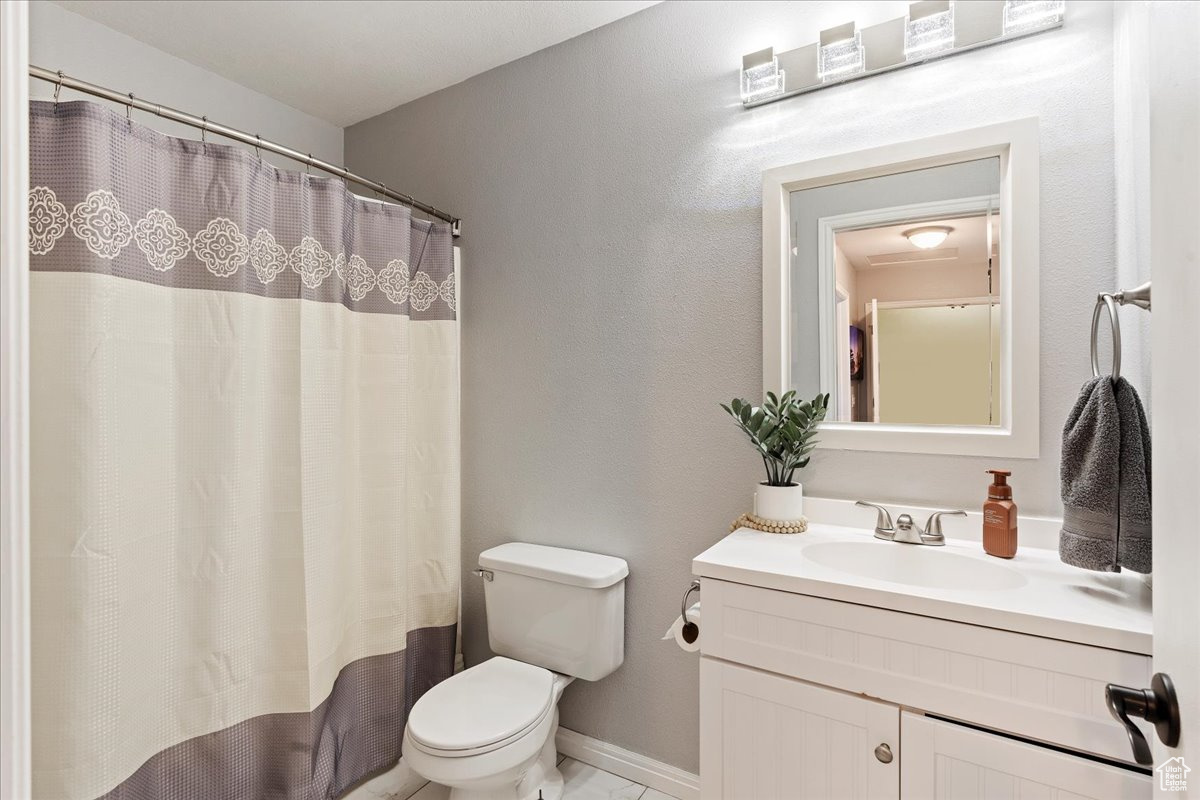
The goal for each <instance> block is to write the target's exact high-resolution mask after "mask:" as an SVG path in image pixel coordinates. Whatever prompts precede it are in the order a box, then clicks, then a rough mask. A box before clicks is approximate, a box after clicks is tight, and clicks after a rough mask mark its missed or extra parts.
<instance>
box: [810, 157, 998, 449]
mask: <svg viewBox="0 0 1200 800" xmlns="http://www.w3.org/2000/svg"><path fill="white" fill-rule="evenodd" d="M999 208H1000V159H999V158H998V157H993V158H983V159H977V160H973V161H964V162H961V163H956V164H948V165H942V166H936V167H930V168H926V169H920V170H913V171H909V172H899V173H896V174H891V175H883V176H879V177H874V178H868V179H864V180H855V181H847V182H844V183H836V184H831V185H825V186H818V187H814V188H808V189H802V190H799V191H795V192H792V193H791V203H790V211H791V228H792V230H791V276H790V277H791V280H790V286H791V298H790V299H791V307H792V326H791V328H792V331H791V335H792V341H791V342H790V345H791V346H790V352H791V369H790V373H791V383H792V388H795V389H797V391H798V392H799V393H800V395H801V396H809V395H812V394H815V393H816V392H817V391H823V392H828V393H829V394H830V395H831V397H830V411H829V417H828V418H829V420H831V421H836V422H851V423H854V422H857V423H883V424H885V425H888V424H890V425H968V426H994V425H999V424H1000V423H1001V420H1002V414H1003V409H1002V407H1001V404H1002V402H1003V400H1002V398H1003V397H1004V393H1003V392H1002V391H1001V374H1002V370H1001V363H1000V358H1001V341H1002V335H1001V333H1002V332H1001V313H1000V312H1001V305H1000V303H1001V291H1000V286H1001V283H1000V274H999V269H1000V263H1001V260H1000V250H999V248H1000V240H1001V237H1000V226H1001V225H1002V224H1003V223H1004V221H1003V220H1002V219H1001V217H1000V213H999Z"/></svg>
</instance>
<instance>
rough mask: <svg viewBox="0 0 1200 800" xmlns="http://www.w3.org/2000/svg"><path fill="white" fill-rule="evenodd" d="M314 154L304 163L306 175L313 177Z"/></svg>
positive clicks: (309, 155)
mask: <svg viewBox="0 0 1200 800" xmlns="http://www.w3.org/2000/svg"><path fill="white" fill-rule="evenodd" d="M311 168H312V153H309V154H308V160H307V161H305V162H304V174H305V175H311V174H312V171H311Z"/></svg>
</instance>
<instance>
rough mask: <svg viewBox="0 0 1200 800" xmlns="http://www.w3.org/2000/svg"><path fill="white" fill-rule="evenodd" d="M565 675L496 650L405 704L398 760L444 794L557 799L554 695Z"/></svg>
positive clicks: (455, 798)
mask: <svg viewBox="0 0 1200 800" xmlns="http://www.w3.org/2000/svg"><path fill="white" fill-rule="evenodd" d="M572 680H573V678H570V677H568V676H565V675H558V674H556V673H553V672H550V670H547V669H543V668H542V667H536V666H533V665H532V664H524V663H521V662H520V661H513V660H512V659H508V658H504V657H503V656H496V657H495V658H492V659H489V660H488V661H485V662H483V663H482V664H480V665H478V666H475V667H471V668H470V669H468V670H466V671H464V672H461V673H459V674H457V675H455V676H453V677H451V678H448V679H447V680H445V681H443V682H442V683H440V684H438V685H437V686H435V687H433V688H432V689H430V690H429V691H428V692H427V693H426V694H425V695H424V696H423V697H422V698H421V699H420V700H419V701H418V702H417V704H416V706H414V707H413V710H412V713H411V714H410V715H409V720H408V727H407V728H406V729H405V732H404V759H405V761H406V762H407V763H408V765H409V766H410V767H411V768H412V769H413V770H414V771H416V772H417V774H419V775H422V776H424V777H426V778H428V779H429V780H431V781H433V782H435V783H441V784H444V785H446V786H449V787H450V788H451V791H450V797H451V798H452V800H526V799H527V798H528V800H536V798H537V797H538V793H539V792H540V793H541V796H542V798H543V800H557V799H558V798H559V797H560V796H561V795H562V782H563V781H562V775H561V774H560V773H559V771H558V767H557V766H556V762H557V760H558V759H557V752H556V750H555V747H554V734H555V733H556V732H557V731H558V700H559V698H560V697H562V692H563V689H564V688H566V686H567V685H568V684H569V683H570V682H571V681H572Z"/></svg>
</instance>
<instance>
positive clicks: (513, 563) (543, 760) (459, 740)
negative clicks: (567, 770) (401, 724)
mask: <svg viewBox="0 0 1200 800" xmlns="http://www.w3.org/2000/svg"><path fill="white" fill-rule="evenodd" d="M479 566H480V569H479V570H476V571H475V574H476V575H478V576H479V577H481V578H482V579H483V580H484V606H485V608H486V611H487V624H488V642H489V645H490V646H491V649H492V652H493V653H495V654H496V655H495V657H493V658H491V659H489V660H487V661H484V662H483V663H482V664H478V665H476V666H474V667H471V668H470V669H468V670H464V671H463V672H460V673H459V674H457V675H454V676H452V677H450V678H447V679H446V680H444V681H442V682H441V683H439V684H437V685H436V686H434V687H433V688H431V689H430V690H429V691H427V692H426V693H425V694H424V695H422V696H421V698H420V699H419V700H417V702H416V704H415V705H414V706H413V708H412V711H411V712H410V713H409V716H408V725H407V726H406V727H405V729H404V742H403V753H404V760H405V762H406V763H407V764H408V766H409V767H410V768H411V769H412V770H413V771H414V772H416V773H417V774H418V775H421V776H423V777H425V778H428V779H429V780H431V781H433V782H435V783H440V784H443V785H445V786H449V787H450V798H451V800H537V798H538V797H539V795H540V797H541V798H542V800H558V798H560V797H561V796H562V786H563V779H562V774H561V773H560V772H559V771H558V766H557V761H558V759H557V751H556V750H555V746H554V735H555V733H556V732H557V731H558V700H559V698H560V697H562V693H563V690H564V689H565V688H566V687H567V686H568V685H569V684H570V683H571V682H572V681H573V680H575V679H576V678H580V679H583V680H589V681H595V680H600V679H601V678H603V677H605V676H607V675H609V674H610V673H612V672H613V670H615V669H617V668H618V667H619V666H621V664H622V662H623V661H624V660H625V577H626V576H627V575H628V574H629V567H628V566H627V565H626V563H625V562H624V561H623V560H621V559H619V558H614V557H612V556H605V555H599V554H596V553H586V552H583V551H579V550H565V549H562V548H558V547H545V546H542V545H533V544H524V543H521V542H510V543H509V544H504V545H500V546H499V547H494V548H492V549H490V550H486V551H484V552H483V553H480V555H479Z"/></svg>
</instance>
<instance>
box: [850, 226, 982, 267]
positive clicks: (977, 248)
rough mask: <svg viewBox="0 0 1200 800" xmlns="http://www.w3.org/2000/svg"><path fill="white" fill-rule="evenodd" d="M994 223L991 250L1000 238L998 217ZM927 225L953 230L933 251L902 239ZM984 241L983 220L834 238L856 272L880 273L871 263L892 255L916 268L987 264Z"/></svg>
mask: <svg viewBox="0 0 1200 800" xmlns="http://www.w3.org/2000/svg"><path fill="white" fill-rule="evenodd" d="M993 223H994V227H993V229H992V243H993V250H994V249H995V243H996V242H997V241H998V237H999V235H1000V228H999V215H995V216H993ZM927 225H944V226H946V227H948V228H951V229H952V230H951V231H950V235H949V236H947V237H946V241H945V242H943V243H942V244H941V245H939V246H938V248H937V249H935V250H922V249H921V248H919V247H917V246H916V245H914V244H912V243H911V242H909V241H908V239H906V238H905V237H904V231H907V230H911V229H912V228H923V227H925V226H927ZM987 241H988V240H987V227H986V218H985V217H983V216H974V217H960V218H956V219H942V220H921V221H920V222H905V223H901V224H899V225H885V226H883V227H879V228H862V229H860V230H856V231H842V232H840V233H838V235H837V246H838V248H839V249H840V250H841V251H842V254H843V255H845V256H846V260H847V261H849V262H850V264H851V265H852V266H853V267H854V268H855V269H856V270H863V269H880V267H879V266H874V265H872V264H871V262H870V259H871V258H872V257H875V258H879V257H881V256H887V255H892V254H897V255H899V254H903V255H904V256H906V257H908V258H912V259H913V260H912V261H908V262H907V263H906V264H902V265H899V266H919V265H924V264H932V263H938V264H942V265H950V264H952V263H954V264H958V263H962V264H978V263H986V262H987ZM919 256H927V258H923V259H922V258H919Z"/></svg>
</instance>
